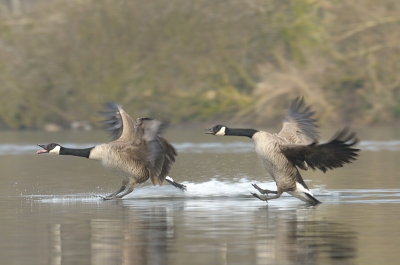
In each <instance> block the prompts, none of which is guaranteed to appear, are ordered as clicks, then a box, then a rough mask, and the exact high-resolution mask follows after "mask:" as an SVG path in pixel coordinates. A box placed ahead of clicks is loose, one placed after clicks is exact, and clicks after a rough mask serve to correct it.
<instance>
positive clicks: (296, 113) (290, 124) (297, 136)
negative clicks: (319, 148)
mask: <svg viewBox="0 0 400 265" xmlns="http://www.w3.org/2000/svg"><path fill="white" fill-rule="evenodd" d="M313 115H314V112H313V111H311V110H310V106H307V107H306V106H305V104H304V99H303V98H302V97H301V98H300V97H297V98H296V99H295V100H293V101H292V103H291V104H290V108H289V111H288V113H287V114H286V116H285V118H284V119H283V127H282V129H281V131H280V132H279V134H278V135H279V136H281V137H283V138H285V139H286V140H288V141H289V142H290V143H293V144H310V143H316V142H318V139H319V133H318V131H317V128H318V126H317V125H316V124H315V122H316V120H315V119H313V118H312V116H313Z"/></svg>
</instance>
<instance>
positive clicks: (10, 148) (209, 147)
mask: <svg viewBox="0 0 400 265" xmlns="http://www.w3.org/2000/svg"><path fill="white" fill-rule="evenodd" d="M97 144H99V143H85V144H76V143H61V145H63V146H68V147H71V148H87V147H90V146H94V145H97ZM173 145H174V146H175V148H176V149H177V150H178V152H180V153H232V152H235V153H246V152H254V145H253V142H252V141H249V142H238V141H237V142H230V143H221V142H207V143H192V142H183V143H173ZM358 147H359V148H360V149H361V150H362V151H372V152H377V151H399V150H400V140H392V141H361V142H360V143H359V144H358ZM38 149H39V147H38V146H37V145H36V144H0V155H26V154H36V151H37V150H38Z"/></svg>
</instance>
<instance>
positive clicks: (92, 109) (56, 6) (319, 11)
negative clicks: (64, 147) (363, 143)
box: [0, 0, 400, 129]
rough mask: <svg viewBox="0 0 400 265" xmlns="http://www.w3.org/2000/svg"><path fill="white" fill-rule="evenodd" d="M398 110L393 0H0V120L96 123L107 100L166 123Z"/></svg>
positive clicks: (367, 120)
mask: <svg viewBox="0 0 400 265" xmlns="http://www.w3.org/2000/svg"><path fill="white" fill-rule="evenodd" d="M298 95H302V96H304V97H305V99H306V102H307V103H309V104H313V108H314V109H315V110H316V111H317V116H318V118H319V119H320V124H324V123H329V124H339V123H340V124H342V123H352V124H355V125H359V126H362V125H372V124H389V123H394V122H398V121H400V1H398V0H381V1H376V0H375V1H372V0H363V1H359V0H320V1H317V0H168V1H165V0H149V1H142V0H118V1H117V0H114V1H111V0H68V1H62V0H8V1H4V0H3V1H0V128H3V129H42V128H44V126H45V124H49V123H54V124H58V125H61V126H63V127H69V126H70V124H71V122H73V121H82V120H85V121H89V122H91V123H93V124H94V125H96V124H97V123H96V121H98V120H99V117H98V116H97V115H96V111H98V110H100V109H101V103H102V102H104V101H115V102H118V103H120V104H122V105H123V106H124V108H125V109H126V111H127V112H128V113H130V114H131V115H132V116H133V117H139V116H150V117H153V118H159V119H164V120H169V121H170V122H172V123H181V124H185V123H190V122H204V121H210V122H214V121H220V122H225V123H227V122H228V121H229V122H231V123H242V124H244V123H251V124H263V125H271V124H277V123H279V122H280V120H281V118H282V115H283V114H284V111H285V109H286V108H287V105H288V101H289V100H291V99H293V98H294V97H296V96H298Z"/></svg>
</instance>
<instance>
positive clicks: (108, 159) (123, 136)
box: [36, 103, 186, 200]
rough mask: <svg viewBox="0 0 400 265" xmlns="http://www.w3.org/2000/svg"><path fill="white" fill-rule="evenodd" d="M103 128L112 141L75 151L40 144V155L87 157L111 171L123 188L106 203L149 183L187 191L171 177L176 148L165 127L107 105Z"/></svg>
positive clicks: (55, 145) (109, 104)
mask: <svg viewBox="0 0 400 265" xmlns="http://www.w3.org/2000/svg"><path fill="white" fill-rule="evenodd" d="M101 114H103V115H104V116H105V117H106V120H105V121H104V125H105V126H104V127H105V129H106V130H108V131H109V132H110V133H111V135H112V137H113V141H112V142H109V143H104V144H100V145H96V146H93V147H90V148H84V149H76V148H67V147H63V146H61V145H59V144H57V143H50V144H45V145H43V144H38V146H40V147H42V149H41V150H38V151H37V152H36V153H37V154H43V153H50V154H58V155H72V156H79V157H86V158H89V159H94V160H98V161H100V163H101V164H102V165H103V166H104V167H105V168H107V169H109V170H110V171H112V172H114V173H115V174H116V175H118V176H120V177H121V178H122V186H121V187H120V188H119V189H118V190H116V191H115V192H113V193H111V194H110V195H108V196H105V197H103V199H107V200H109V199H116V198H122V197H124V196H125V195H127V194H129V193H131V192H132V191H133V189H134V187H135V185H136V184H140V183H143V182H145V181H147V180H148V179H150V180H151V182H152V183H153V185H160V186H161V185H162V184H163V182H164V180H167V181H168V182H169V183H170V184H172V185H173V186H175V187H177V188H180V189H182V190H185V189H186V187H185V186H184V185H182V184H180V183H177V182H175V181H174V180H173V179H172V178H171V177H169V176H168V174H169V172H170V170H171V167H172V165H173V164H174V162H175V157H176V156H177V152H176V150H175V148H174V147H173V146H172V145H171V144H170V143H169V142H168V141H167V140H165V139H164V138H163V137H161V136H160V134H161V133H162V132H163V131H164V130H165V128H166V124H165V123H163V122H161V121H158V120H154V119H150V118H137V119H136V120H133V119H132V118H131V117H130V116H129V115H128V114H127V113H126V112H125V111H124V110H123V109H122V107H121V106H120V105H117V104H114V103H107V104H106V111H104V112H101Z"/></svg>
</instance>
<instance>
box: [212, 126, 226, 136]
mask: <svg viewBox="0 0 400 265" xmlns="http://www.w3.org/2000/svg"><path fill="white" fill-rule="evenodd" d="M225 128H226V127H222V128H221V129H219V131H218V132H217V133H216V134H215V135H225Z"/></svg>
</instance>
